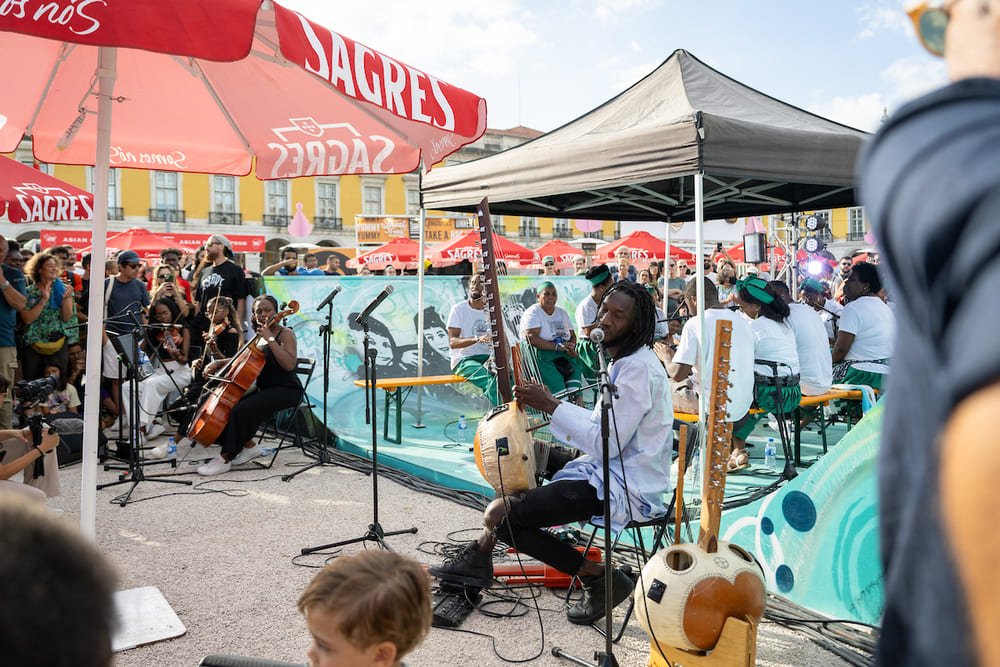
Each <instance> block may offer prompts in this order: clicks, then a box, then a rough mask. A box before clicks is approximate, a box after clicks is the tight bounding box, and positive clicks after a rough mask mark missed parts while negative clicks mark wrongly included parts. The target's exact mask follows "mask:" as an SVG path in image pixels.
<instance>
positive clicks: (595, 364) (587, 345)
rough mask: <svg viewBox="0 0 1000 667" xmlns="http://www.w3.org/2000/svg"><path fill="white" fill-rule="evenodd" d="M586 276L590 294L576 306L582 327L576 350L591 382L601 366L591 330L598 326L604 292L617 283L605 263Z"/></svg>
mask: <svg viewBox="0 0 1000 667" xmlns="http://www.w3.org/2000/svg"><path fill="white" fill-rule="evenodd" d="M584 277H585V278H586V279H587V282H588V283H590V296H588V297H585V298H584V299H583V300H581V301H580V303H579V304H578V305H577V307H576V326H577V327H578V328H579V329H580V337H579V338H578V339H577V343H576V352H577V354H578V355H579V356H580V369H581V370H582V371H583V375H584V377H585V378H586V379H587V382H588V384H589V383H590V382H593V381H594V380H596V379H597V373H598V372H599V370H600V367H601V364H600V360H599V359H598V357H597V345H595V344H594V343H593V342H592V341H591V340H590V330H591V329H593V328H594V327H595V326H597V325H596V322H595V320H596V319H597V308H598V306H599V305H600V303H601V298H602V297H603V296H604V293H605V292H607V291H608V288H609V287H611V286H612V285H614V284H615V279H614V277H613V276H612V275H611V271H610V270H609V269H608V267H606V266H604V265H603V264H598V265H597V266H592V267H590V269H589V270H588V271H587V273H586V274H585V275H584Z"/></svg>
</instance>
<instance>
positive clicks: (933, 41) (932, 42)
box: [906, 2, 950, 57]
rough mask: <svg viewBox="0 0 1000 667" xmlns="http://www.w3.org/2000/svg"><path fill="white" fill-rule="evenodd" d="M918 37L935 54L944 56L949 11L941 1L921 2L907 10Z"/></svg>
mask: <svg viewBox="0 0 1000 667" xmlns="http://www.w3.org/2000/svg"><path fill="white" fill-rule="evenodd" d="M906 13H907V15H909V17H910V20H911V21H913V29H914V30H915V31H916V33H917V39H919V40H920V43H921V44H922V45H923V47H924V48H925V49H927V50H928V51H930V52H931V53H932V54H934V55H935V56H938V57H941V56H944V33H945V31H946V30H947V29H948V19H949V18H950V17H949V16H948V12H946V11H945V10H944V9H943V8H942V7H941V3H940V2H921V3H920V4H919V5H917V6H915V7H913V8H912V9H909V10H907V12H906Z"/></svg>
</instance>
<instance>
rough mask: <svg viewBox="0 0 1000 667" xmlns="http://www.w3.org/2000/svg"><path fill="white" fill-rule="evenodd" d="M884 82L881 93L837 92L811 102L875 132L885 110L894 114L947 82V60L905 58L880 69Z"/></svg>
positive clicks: (814, 108) (822, 112) (825, 113)
mask: <svg viewBox="0 0 1000 667" xmlns="http://www.w3.org/2000/svg"><path fill="white" fill-rule="evenodd" d="M879 78H880V79H881V80H882V81H884V82H885V90H884V92H881V93H863V94H859V95H856V96H853V97H850V96H838V97H834V98H833V99H831V100H826V101H823V102H819V103H816V104H813V105H812V108H811V109H810V110H811V111H814V112H815V113H818V114H820V115H821V116H825V117H827V118H830V119H832V120H835V121H837V122H838V123H844V124H845V125H850V126H851V127H856V128H858V129H860V130H865V131H868V132H872V131H874V130H876V129H878V126H879V125H880V124H881V121H882V117H883V115H884V114H885V113H887V112H888V113H889V114H892V112H893V111H895V110H896V109H898V108H899V107H900V106H902V105H903V104H905V103H906V102H908V101H910V100H912V99H914V98H916V97H919V96H920V95H923V94H925V93H928V92H930V91H931V90H934V89H935V88H938V87H940V86H942V85H944V84H945V83H947V76H946V72H945V67H944V62H943V61H941V60H931V59H929V58H925V57H910V58H902V59H899V60H896V61H894V62H892V63H891V64H890V65H889V66H888V67H886V68H885V69H883V70H882V71H881V72H879Z"/></svg>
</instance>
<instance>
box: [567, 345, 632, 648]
mask: <svg viewBox="0 0 1000 667" xmlns="http://www.w3.org/2000/svg"><path fill="white" fill-rule="evenodd" d="M597 357H598V359H599V361H600V364H601V368H600V371H599V372H598V379H599V382H600V385H601V455H602V457H603V459H604V467H603V470H602V472H603V474H604V503H603V504H604V651H603V652H598V653H596V654H595V655H594V658H595V659H596V660H597V664H598V665H600V666H601V667H618V661H617V660H616V659H615V654H614V644H613V643H612V637H613V636H614V635H613V633H612V618H611V612H612V610H613V609H614V607H613V606H612V599H611V598H612V585H611V584H612V573H613V570H614V568H613V567H612V565H611V545H612V544H613V542H612V538H611V493H610V492H609V489H610V488H611V487H610V484H609V483H610V481H611V463H610V461H609V458H610V456H609V455H610V449H611V448H610V440H611V426H610V424H609V420H608V415H609V414H610V413H611V407H612V400H613V397H614V395H615V394H616V393H617V391H618V390H617V389H616V388H615V386H614V385H613V384H611V378H610V376H609V374H608V361H607V359H606V358H605V356H604V343H600V342H599V343H597ZM552 655H554V656H556V657H557V658H565V659H567V660H569V661H571V662H574V663H576V664H578V665H590V664H591V663H589V662H586V661H584V660H582V659H580V658H576V657H574V656H572V655H570V654H569V653H567V652H566V651H564V650H562V649H561V648H559V647H558V646H554V647H552Z"/></svg>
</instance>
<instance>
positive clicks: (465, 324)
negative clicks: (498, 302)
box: [448, 301, 490, 368]
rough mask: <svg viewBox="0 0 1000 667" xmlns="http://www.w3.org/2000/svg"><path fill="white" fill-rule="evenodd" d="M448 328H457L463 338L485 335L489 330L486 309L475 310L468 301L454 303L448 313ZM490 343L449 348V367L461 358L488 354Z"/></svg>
mask: <svg viewBox="0 0 1000 667" xmlns="http://www.w3.org/2000/svg"><path fill="white" fill-rule="evenodd" d="M448 328H449V329H452V328H454V329H458V330H459V335H460V336H461V337H463V338H470V337H472V336H475V337H476V338H478V337H479V336H483V335H486V334H488V333H489V332H490V320H489V317H487V314H486V309H485V308H484V309H483V310H476V309H475V308H473V307H472V306H471V305H470V304H469V302H468V301H462V302H460V303H456V304H455V305H454V306H452V308H451V312H450V313H448ZM489 353H490V345H489V344H488V343H474V344H472V345H469V346H468V347H459V348H455V347H453V348H451V352H450V357H451V367H452V368H454V367H455V366H457V365H458V362H460V361H461V360H462V359H465V358H466V357H474V356H476V355H477V354H489Z"/></svg>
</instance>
